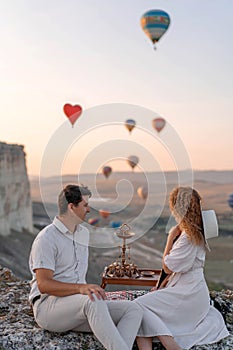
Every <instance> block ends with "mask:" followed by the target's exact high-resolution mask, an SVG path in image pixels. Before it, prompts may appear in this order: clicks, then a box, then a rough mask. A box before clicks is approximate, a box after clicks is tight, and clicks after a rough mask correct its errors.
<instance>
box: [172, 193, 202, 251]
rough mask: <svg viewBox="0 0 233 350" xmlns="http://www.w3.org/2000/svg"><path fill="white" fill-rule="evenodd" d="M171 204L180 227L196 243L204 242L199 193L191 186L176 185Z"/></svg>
mask: <svg viewBox="0 0 233 350" xmlns="http://www.w3.org/2000/svg"><path fill="white" fill-rule="evenodd" d="M169 205H170V210H171V212H172V214H173V215H174V217H175V219H176V221H177V222H178V224H179V227H180V229H181V230H184V231H185V232H186V234H187V235H188V237H189V239H190V240H191V241H192V242H193V243H194V244H197V245H202V244H204V236H203V221H202V215H201V196H200V195H199V193H198V192H197V191H196V190H194V189H193V188H191V187H176V188H174V189H173V190H172V192H171V193H170V198H169Z"/></svg>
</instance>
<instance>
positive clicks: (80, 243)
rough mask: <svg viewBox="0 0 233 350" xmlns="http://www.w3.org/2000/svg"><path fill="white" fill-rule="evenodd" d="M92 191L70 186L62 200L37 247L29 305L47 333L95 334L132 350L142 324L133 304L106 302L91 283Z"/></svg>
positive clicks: (111, 345)
mask: <svg viewBox="0 0 233 350" xmlns="http://www.w3.org/2000/svg"><path fill="white" fill-rule="evenodd" d="M90 196H91V192H90V191H89V189H88V188H87V187H83V186H77V185H67V186H66V187H65V188H64V189H63V190H62V191H61V193H60V195H59V198H58V208H59V215H58V216H57V217H55V218H54V221H53V223H52V224H50V225H48V226H47V227H45V228H44V229H43V230H42V231H41V232H39V234H38V235H37V237H36V239H35V241H34V242H33V245H32V249H31V254H30V260H29V265H30V269H31V272H32V275H33V278H32V281H31V292H30V295H29V301H30V303H31V304H32V306H33V312H34V316H35V320H36V322H37V323H38V325H39V326H40V327H41V328H43V329H46V330H49V331H54V332H65V331H68V330H74V331H80V332H91V331H93V333H94V334H95V336H96V337H97V338H98V340H99V341H100V342H101V343H102V344H103V346H104V347H105V348H106V349H109V350H119V349H120V350H129V349H132V346H133V342H134V339H135V337H136V334H137V331H138V328H139V326H140V323H141V319H142V310H141V308H140V306H138V305H137V304H136V303H132V302H131V301H107V300H104V299H105V292H104V290H103V289H102V288H101V287H100V286H98V285H96V284H87V283H86V280H85V278H86V272H87V268H88V240H89V231H88V229H87V228H86V227H84V226H83V225H81V223H82V222H83V221H84V219H85V216H86V214H87V213H89V211H90V208H89V206H88V200H89V197H90Z"/></svg>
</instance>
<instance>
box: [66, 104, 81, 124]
mask: <svg viewBox="0 0 233 350" xmlns="http://www.w3.org/2000/svg"><path fill="white" fill-rule="evenodd" d="M63 111H64V113H65V115H66V116H67V118H68V119H69V121H70V122H71V124H72V127H73V126H74V123H75V122H76V120H77V119H78V118H79V117H80V115H81V114H82V107H81V106H79V105H74V106H72V105H71V104H69V103H66V104H65V105H64V107H63Z"/></svg>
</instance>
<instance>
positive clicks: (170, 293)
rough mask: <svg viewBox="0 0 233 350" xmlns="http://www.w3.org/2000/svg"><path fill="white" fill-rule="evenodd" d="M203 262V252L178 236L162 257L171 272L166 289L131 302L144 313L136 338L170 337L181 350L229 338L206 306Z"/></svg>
mask: <svg viewBox="0 0 233 350" xmlns="http://www.w3.org/2000/svg"><path fill="white" fill-rule="evenodd" d="M204 262H205V249H204V248H203V247H202V246H197V245H194V244H193V243H191V241H190V240H189V239H188V236H187V235H186V233H185V232H182V234H181V235H180V237H179V239H178V240H177V241H176V242H175V243H174V245H173V247H172V249H171V251H170V253H169V255H167V256H166V257H165V264H166V266H167V267H168V268H169V269H170V270H171V271H174V273H173V274H172V276H171V278H170V280H169V282H168V284H167V286H166V288H164V289H160V290H157V291H154V292H150V293H148V294H146V295H143V296H141V297H139V298H137V299H136V300H135V302H136V303H137V304H139V305H140V306H141V307H142V308H143V310H144V315H143V320H142V324H141V327H140V329H139V331H138V336H145V337H154V336H157V335H170V336H173V337H174V338H175V341H176V342H177V343H178V344H179V346H180V347H181V348H182V349H190V348H191V347H192V346H193V345H202V344H211V343H215V342H217V341H219V340H221V339H222V338H225V337H227V336H228V335H229V332H228V330H227V328H226V326H225V323H224V320H223V317H222V315H221V313H220V312H219V311H218V310H217V309H215V308H214V307H213V306H211V305H210V298H209V290H208V287H207V285H206V282H205V278H204V274H203V267H204Z"/></svg>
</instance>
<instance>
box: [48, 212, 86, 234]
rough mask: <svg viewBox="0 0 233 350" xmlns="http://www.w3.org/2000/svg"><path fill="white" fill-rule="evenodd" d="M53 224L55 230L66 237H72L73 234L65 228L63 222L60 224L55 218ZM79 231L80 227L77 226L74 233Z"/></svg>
mask: <svg viewBox="0 0 233 350" xmlns="http://www.w3.org/2000/svg"><path fill="white" fill-rule="evenodd" d="M53 224H54V226H56V228H57V229H58V230H59V231H60V232H62V233H63V234H64V235H68V236H73V233H72V232H70V231H69V230H68V228H67V227H66V225H64V224H63V222H61V220H59V218H58V217H57V216H55V218H54V219H53ZM79 230H80V227H79V225H78V226H77V227H76V230H75V232H76V231H79Z"/></svg>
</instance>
